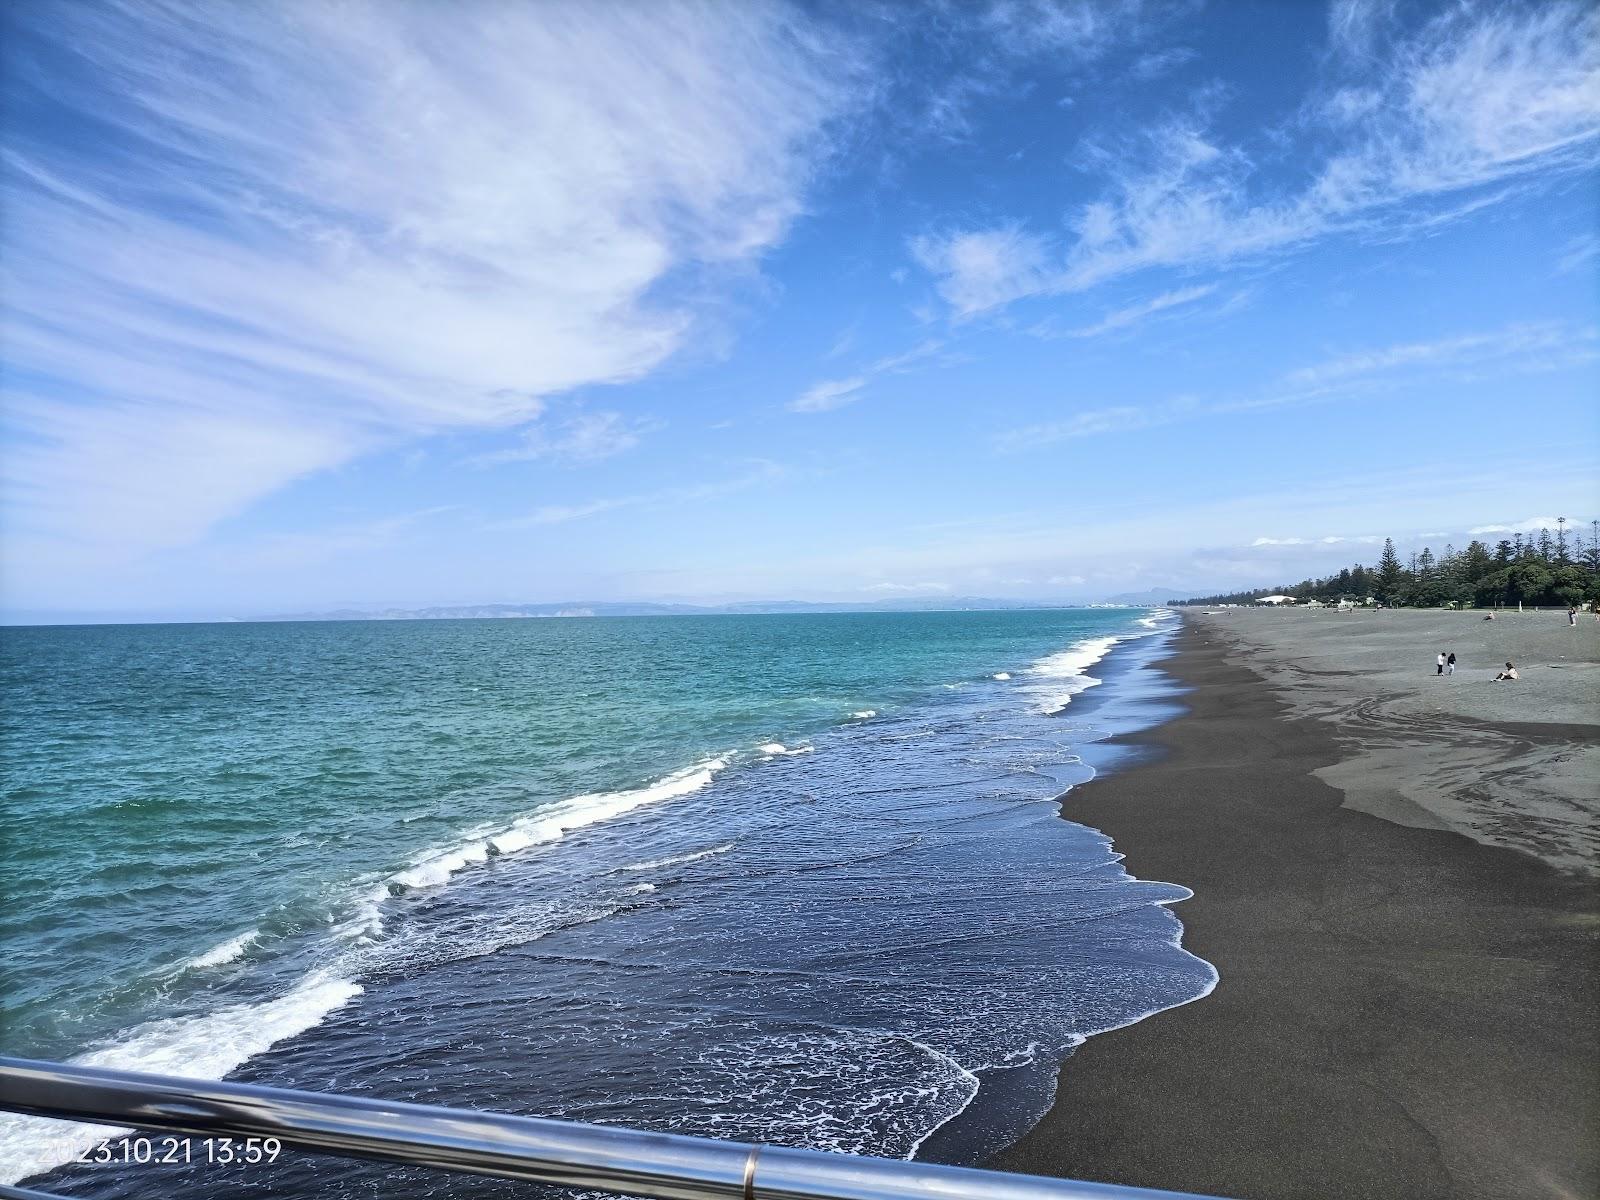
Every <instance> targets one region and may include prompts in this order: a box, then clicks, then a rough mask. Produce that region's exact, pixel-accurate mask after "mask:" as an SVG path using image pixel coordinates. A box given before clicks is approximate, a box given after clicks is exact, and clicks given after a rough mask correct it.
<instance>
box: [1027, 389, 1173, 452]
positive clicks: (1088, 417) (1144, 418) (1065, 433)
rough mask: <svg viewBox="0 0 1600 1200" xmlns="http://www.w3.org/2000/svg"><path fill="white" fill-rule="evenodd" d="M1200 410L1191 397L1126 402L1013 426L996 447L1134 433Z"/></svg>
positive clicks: (1032, 444) (1169, 422) (1168, 422)
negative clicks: (1038, 422) (1145, 403)
mask: <svg viewBox="0 0 1600 1200" xmlns="http://www.w3.org/2000/svg"><path fill="white" fill-rule="evenodd" d="M1197 411H1200V410H1199V406H1198V405H1197V403H1196V402H1195V401H1194V400H1192V399H1190V398H1187V397H1180V398H1178V399H1177V400H1172V401H1169V402H1168V403H1165V404H1152V405H1133V404H1123V405H1116V406H1114V407H1111V408H1096V409H1089V410H1087V411H1085V412H1080V413H1074V414H1073V415H1072V416H1070V417H1068V418H1066V419H1065V420H1062V421H1049V422H1045V423H1043V424H1039V425H1029V426H1026V427H1025V428H1022V429H1011V430H1007V431H1006V432H1004V433H1001V434H999V435H997V436H996V438H995V448H996V449H997V450H1000V451H1002V452H1014V451H1021V450H1032V449H1035V448H1037V447H1040V446H1048V445H1053V444H1055V443H1057V442H1064V441H1070V440H1071V439H1073V438H1083V437H1095V436H1097V435H1099V434H1103V433H1132V432H1135V431H1137V430H1140V429H1152V428H1154V427H1156V426H1158V425H1170V424H1172V423H1173V422H1174V421H1180V420H1183V419H1184V418H1185V417H1188V416H1190V415H1192V414H1193V413H1195V412H1197Z"/></svg>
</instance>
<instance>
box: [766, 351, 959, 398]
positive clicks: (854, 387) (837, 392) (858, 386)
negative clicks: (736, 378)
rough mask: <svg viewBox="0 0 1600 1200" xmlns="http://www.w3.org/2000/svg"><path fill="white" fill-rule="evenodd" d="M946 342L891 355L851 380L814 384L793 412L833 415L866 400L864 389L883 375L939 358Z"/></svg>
mask: <svg viewBox="0 0 1600 1200" xmlns="http://www.w3.org/2000/svg"><path fill="white" fill-rule="evenodd" d="M943 347H944V343H943V342H940V341H937V340H933V339H930V340H928V341H925V342H922V343H920V344H919V345H916V346H913V347H912V348H911V349H910V350H907V351H905V352H903V353H901V354H891V355H889V356H887V357H885V358H880V359H877V360H876V361H874V362H870V363H868V364H867V365H866V366H864V367H862V368H861V372H860V374H858V375H852V376H850V377H849V378H848V379H824V380H823V381H822V382H820V383H816V384H813V385H812V386H811V387H809V388H807V389H806V390H805V391H804V392H802V393H800V395H799V396H797V397H795V398H794V399H793V400H791V401H790V402H789V411H790V412H797V413H818V412H831V411H832V410H833V409H836V408H843V407H844V406H845V405H846V404H854V403H855V402H856V401H857V400H860V399H861V398H862V389H863V388H865V387H866V386H867V384H868V383H870V382H871V381H872V380H873V379H876V378H877V377H878V376H879V375H904V374H905V373H906V372H908V371H911V370H914V369H915V368H916V367H917V365H918V364H919V363H923V362H926V361H927V360H929V359H931V358H933V357H935V356H936V355H937V354H938V353H939V351H940V350H941V349H943Z"/></svg>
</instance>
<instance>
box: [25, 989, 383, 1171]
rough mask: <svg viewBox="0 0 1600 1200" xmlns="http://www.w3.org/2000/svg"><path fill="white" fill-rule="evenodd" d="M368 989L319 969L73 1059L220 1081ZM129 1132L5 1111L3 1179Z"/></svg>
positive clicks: (87, 1063) (155, 1024)
mask: <svg viewBox="0 0 1600 1200" xmlns="http://www.w3.org/2000/svg"><path fill="white" fill-rule="evenodd" d="M360 994H361V986H360V984H357V983H354V982H352V981H350V980H348V979H334V978H330V977H329V976H327V975H312V976H308V977H307V978H306V979H304V980H303V981H301V983H300V984H298V985H297V986H296V987H295V988H294V989H293V990H292V991H290V992H288V993H287V994H286V995H283V996H280V997H279V998H278V999H276V1000H268V1001H266V1002H264V1003H261V1004H240V1005H233V1006H231V1007H228V1008H220V1009H217V1010H216V1011H215V1012H210V1013H206V1014H204V1015H203V1016H197V1017H169V1018H167V1019H165V1020H160V1021H151V1022H150V1023H148V1024H146V1025H141V1026H138V1027H137V1028H135V1029H133V1030H131V1031H130V1032H128V1033H126V1034H124V1035H122V1037H121V1038H120V1039H119V1040H118V1041H117V1042H115V1043H114V1044H112V1045H108V1046H105V1047H103V1048H102V1049H99V1050H93V1051H90V1052H89V1053H87V1054H83V1055H79V1056H78V1057H77V1058H74V1059H72V1061H73V1062H74V1063H77V1064H80V1065H83V1066H90V1067H115V1068H117V1069H119V1070H124V1071H146V1072H151V1073H154V1074H158V1075H183V1076H187V1077H188V1078H191V1079H221V1078H222V1077H223V1076H224V1075H226V1074H228V1072H230V1071H232V1070H235V1069H236V1068H238V1067H239V1066H241V1065H242V1064H243V1063H244V1062H246V1061H247V1060H249V1059H251V1058H254V1057H255V1056H256V1055H258V1054H262V1053H264V1052H265V1051H267V1050H269V1049H271V1048H272V1046H273V1045H275V1044H276V1043H278V1042H281V1041H283V1040H284V1039H285V1038H291V1037H294V1036H295V1035H296V1034H298V1033H304V1032H305V1031H306V1030H307V1029H310V1028H312V1027H313V1026H315V1025H317V1024H320V1023H321V1022H322V1020H323V1019H324V1018H325V1017H327V1016H328V1014H329V1013H331V1012H333V1011H335V1010H336V1009H339V1008H342V1007H343V1006H344V1005H346V1004H348V1003H349V1002H350V1001H351V1000H352V999H354V998H355V997H356V996H359V995H360ZM121 1132H123V1131H122V1130H120V1129H118V1128H115V1127H111V1126H106V1125H86V1124H80V1123H76V1122H64V1121H54V1120H50V1119H47V1118H44V1117H22V1116H12V1115H10V1114H0V1184H8V1185H9V1184H14V1183H16V1182H17V1181H18V1180H22V1179H26V1178H28V1177H29V1176H31V1175H37V1174H39V1173H40V1172H42V1171H48V1170H49V1169H50V1168H52V1167H56V1166H60V1165H61V1164H62V1163H67V1162H71V1161H72V1160H73V1159H75V1158H77V1157H78V1156H79V1155H81V1154H82V1153H83V1152H84V1151H86V1150H89V1149H91V1148H93V1147H94V1146H95V1145H96V1143H98V1142H100V1141H102V1140H103V1139H105V1138H108V1137H112V1136H115V1135H117V1134H119V1133H121Z"/></svg>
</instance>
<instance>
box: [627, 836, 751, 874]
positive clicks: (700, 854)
mask: <svg viewBox="0 0 1600 1200" xmlns="http://www.w3.org/2000/svg"><path fill="white" fill-rule="evenodd" d="M732 849H733V843H732V842H724V843H723V844H722V845H720V846H711V847H709V848H707V849H705V850H695V851H693V852H692V853H689V854H674V855H672V856H671V857H670V858H652V859H650V860H649V861H648V862H637V863H629V864H628V865H627V866H625V867H622V868H619V869H620V870H623V871H654V870H655V869H656V868H658V867H676V866H679V865H681V864H683V863H692V862H699V861H700V860H701V859H702V858H711V857H713V856H715V855H718V854H726V853H727V852H728V851H729V850H732Z"/></svg>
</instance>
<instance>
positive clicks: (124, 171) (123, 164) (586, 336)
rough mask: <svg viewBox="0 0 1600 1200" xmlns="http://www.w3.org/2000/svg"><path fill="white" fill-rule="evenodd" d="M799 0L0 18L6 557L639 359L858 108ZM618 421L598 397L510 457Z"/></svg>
mask: <svg viewBox="0 0 1600 1200" xmlns="http://www.w3.org/2000/svg"><path fill="white" fill-rule="evenodd" d="M799 19H800V18H799V17H798V16H797V15H796V14H795V13H793V12H792V11H791V10H789V9H786V8H783V7H779V6H775V5H769V4H762V3H751V4H740V5H734V6H714V7H705V6H700V5H689V4H673V3H662V4H652V5H648V6H644V7H638V6H615V5H601V6H594V5H582V4H561V3H556V4H549V5H540V6H537V7H533V8H516V7H514V6H513V7H505V6H493V5H479V6H469V7H466V8H449V9H446V8H441V7H438V6H433V5H426V4H417V5H400V6H393V5H380V4H375V3H369V2H361V0H358V2H355V3H350V4H340V5H326V4H318V3H308V2H294V0H289V2H286V3H283V4H276V5H272V6H267V7H263V6H244V7H228V8H218V7H217V6H215V5H209V4H204V3H190V2H187V0H173V2H171V3H153V4H143V3H131V2H129V3H124V2H121V0H91V2H86V3H82V4H63V3H40V4H36V5H28V6H24V7H23V8H19V9H15V10H12V12H11V14H10V17H9V21H10V24H11V26H12V28H11V33H12V34H14V35H15V36H13V37H12V38H10V39H9V40H10V41H11V42H12V44H13V45H14V46H15V45H19V44H21V43H24V42H25V44H26V49H27V53H26V54H22V53H17V54H13V55H11V56H10V57H9V58H8V62H7V74H8V76H9V77H10V79H11V83H10V85H9V87H10V91H9V92H8V99H10V100H11V101H12V105H11V107H12V120H11V121H10V122H9V126H10V129H11V133H10V135H9V137H8V143H9V144H8V154H7V157H6V160H5V163H4V174H3V189H4V191H3V199H4V203H5V207H6V221H5V224H4V233H3V236H4V250H5V255H4V257H5V262H6V268H5V270H6V276H5V288H6V293H7V303H6V306H5V308H6V312H5V341H6V346H7V356H8V366H9V371H10V379H9V394H8V397H7V406H6V414H5V419H6V423H7V440H8V442H9V443H10V445H9V446H8V451H7V454H6V455H5V462H4V468H3V469H4V482H5V501H6V513H5V517H6V524H7V528H8V534H9V536H8V539H7V546H8V550H9V552H10V554H11V556H12V557H13V558H16V557H17V556H19V555H20V556H22V557H23V558H26V556H27V554H28V553H30V551H31V549H38V548H40V547H42V546H43V545H44V544H46V543H48V544H50V545H53V546H55V547H57V549H58V550H59V549H60V548H62V547H72V546H77V547H80V548H82V552H83V553H85V554H89V555H92V554H96V553H100V552H103V551H105V550H106V548H107V547H115V548H117V551H118V552H126V553H132V552H137V551H138V550H139V549H140V548H151V547H159V546H168V545H174V544H178V543H182V542H185V541H189V540H192V539H194V538H196V537H198V536H200V535H202V534H203V533H204V532H205V531H206V530H207V529H208V528H210V527H211V526H212V525H213V524H214V523H215V522H217V521H218V520H219V519H221V518H222V517H224V516H227V515H229V514H231V513H234V512H237V511H239V510H240V509H242V508H243V507H244V506H246V505H248V504H249V503H250V502H252V501H253V500H255V499H257V498H259V497H260V496H262V495H264V494H266V493H268V492H271V491H273V490H274V489H276V488H278V487H281V486H282V485H284V484H285V483H287V482H288V481H290V480H293V479H295V478H297V477H299V476H302V475H305V474H307V473H310V472H314V471H318V470H322V469H325V468H327V467H330V466H333V465H336V464H339V463H341V462H344V461H347V460H349V459H350V458H351V457H353V456H355V455H358V454H361V453H363V452H365V451H368V450H370V449H373V448H375V447H379V446H384V445H389V444H392V443H393V442H395V441H396V440H400V439H405V438H409V437H415V436H420V435H426V434H429V433H434V432H439V431H443V430H451V429H485V428H498V427H509V426H512V425H515V424H517V423H519V422H523V421H526V420H528V419H529V418H531V417H534V416H536V415H537V414H538V413H539V412H540V410H541V408H542V407H543V405H544V401H545V398H546V397H548V396H551V395H553V394H557V393H560V392H563V391H566V390H568V389H572V388H575V387H578V386H580V385H586V384H594V383H605V382H609V383H615V382H619V381H625V380H630V379H634V378H637V377H639V376H641V375H643V374H645V373H646V372H649V371H651V370H652V369H653V368H655V367H656V366H657V365H658V364H660V363H661V362H663V360H665V359H666V358H667V357H669V356H670V355H672V354H673V353H674V352H675V351H677V350H678V349H679V348H680V347H681V346H683V345H684V344H685V342H686V341H687V340H688V339H689V338H690V337H692V336H693V333H694V330H695V328H696V322H697V320H698V318H699V312H698V310H697V307H696V305H697V300H696V299H695V297H696V296H698V295H701V294H705V293H706V292H707V291H708V290H714V288H708V287H707V285H710V284H714V283H715V281H716V279H718V278H719V277H720V276H721V275H722V274H724V273H726V272H727V271H728V270H729V269H730V268H733V267H737V266H739V265H740V264H749V263H751V262H753V260H754V258H755V256H756V255H758V254H759V253H760V252H761V251H762V250H763V249H765V248H767V247H769V246H771V245H773V244H774V243H775V242H776V241H778V240H779V239H780V238H781V237H782V236H783V235H784V232H785V230H786V229H787V227H788V226H789V224H790V222H791V221H792V220H793V218H794V217H795V215H796V214H797V213H798V212H799V211H800V209H801V207H802V204H803V197H804V193H805V190H806V186H807V183H808V180H809V177H810V175H811V173H812V171H813V167H814V163H815V161H816V158H817V156H818V155H819V154H822V153H825V151H826V140H825V139H826V133H825V130H826V128H827V125H828V122H829V120H830V119H831V117H832V116H834V115H835V114H837V113H838V112H840V111H841V110H842V109H843V108H845V107H847V106H848V105H850V104H851V103H853V97H854V96H855V95H856V92H855V89H854V85H853V84H852V83H851V81H850V78H849V72H850V71H851V70H852V69H853V68H852V57H851V55H852V52H851V50H850V49H849V48H848V47H844V46H838V45H833V44H831V43H830V42H829V40H828V38H827V36H826V34H825V32H824V31H821V30H819V29H817V28H816V27H814V26H811V25H807V26H806V27H805V28H803V29H801V28H798V27H797V25H796V22H797V21H798V20H799ZM619 78H626V79H627V86H626V87H619V86H617V84H616V80H617V79H619ZM685 79H693V80H695V81H696V85H695V86H694V87H693V88H686V87H684V86H683V80H685ZM19 105H26V107H19ZM63 127H70V128H73V129H75V130H77V131H78V133H77V135H75V136H74V137H71V138H63V137H59V136H54V134H53V132H52V131H59V130H60V129H61V128H63ZM680 283H695V285H696V286H694V287H680V286H677V285H678V284H680ZM629 436H630V434H629V433H628V432H627V431H626V429H625V428H624V427H623V426H621V425H620V424H617V423H615V422H613V421H611V419H610V418H607V417H605V416H603V415H594V416H591V417H589V418H586V419H585V418H579V419H578V420H577V424H576V425H575V426H574V427H572V428H569V429H566V430H564V431H557V433H555V434H553V435H549V439H550V440H549V441H548V443H541V445H540V446H537V447H534V449H535V451H536V452H538V453H543V452H545V450H546V449H551V448H553V447H555V446H556V444H557V443H558V442H561V439H565V440H564V442H561V444H562V446H563V447H564V448H563V449H562V450H560V451H559V452H563V453H570V454H573V455H575V456H580V457H581V456H583V455H598V454H601V453H609V452H613V451H614V450H616V449H617V448H618V447H619V446H621V445H622V444H623V443H625V442H626V441H627V439H628V437H629ZM552 452H554V451H553V450H552Z"/></svg>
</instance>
